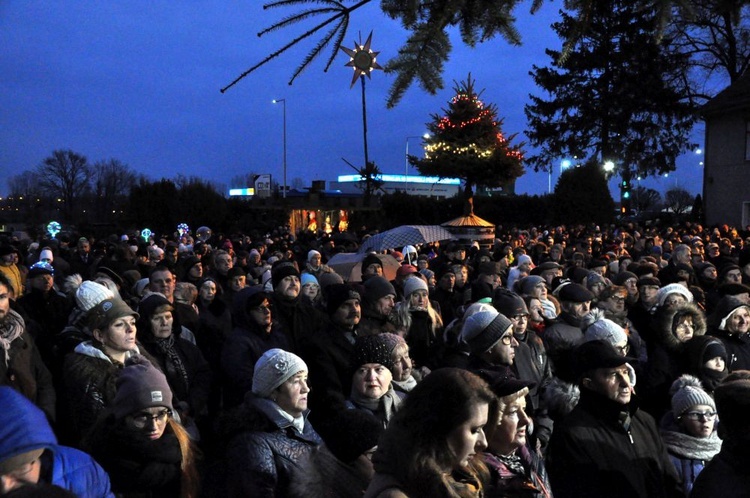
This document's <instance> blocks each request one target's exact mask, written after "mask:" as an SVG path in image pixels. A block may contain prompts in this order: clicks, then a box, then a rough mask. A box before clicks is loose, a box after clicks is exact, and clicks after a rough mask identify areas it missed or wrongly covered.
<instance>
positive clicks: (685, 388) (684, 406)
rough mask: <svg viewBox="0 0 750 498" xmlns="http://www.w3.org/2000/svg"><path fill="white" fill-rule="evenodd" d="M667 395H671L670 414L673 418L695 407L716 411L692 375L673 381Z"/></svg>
mask: <svg viewBox="0 0 750 498" xmlns="http://www.w3.org/2000/svg"><path fill="white" fill-rule="evenodd" d="M669 394H670V395H672V414H673V415H674V417H675V418H678V417H680V416H682V414H684V413H685V412H686V411H688V410H689V409H690V408H691V407H693V406H695V405H707V406H710V407H711V409H713V410H714V411H716V404H715V403H714V400H713V398H712V397H711V396H709V395H708V393H706V391H704V390H703V385H702V384H701V381H699V380H698V379H697V378H695V377H693V376H692V375H688V374H685V375H682V376H681V377H680V378H678V379H677V380H675V381H674V382H673V383H672V387H671V388H670V389H669Z"/></svg>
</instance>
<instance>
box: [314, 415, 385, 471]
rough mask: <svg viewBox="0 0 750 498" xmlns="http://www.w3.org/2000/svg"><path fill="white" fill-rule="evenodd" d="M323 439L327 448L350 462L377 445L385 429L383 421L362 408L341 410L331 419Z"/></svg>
mask: <svg viewBox="0 0 750 498" xmlns="http://www.w3.org/2000/svg"><path fill="white" fill-rule="evenodd" d="M330 422H331V427H335V430H330V431H327V433H326V434H325V437H324V438H323V440H324V441H325V444H326V447H327V448H328V450H329V451H330V452H331V453H332V454H333V456H335V457H336V458H337V459H339V460H340V461H342V462H344V463H347V464H348V463H352V462H353V461H354V460H356V459H357V457H359V456H360V455H362V454H363V453H364V452H366V451H367V450H369V449H371V448H372V447H374V446H377V445H378V440H379V439H380V435H381V434H382V433H383V431H384V430H385V429H384V428H383V423H382V422H381V421H380V420H378V419H377V417H375V415H373V414H372V413H369V412H367V411H364V410H342V411H340V412H338V413H337V414H336V415H335V416H334V417H333V418H332V419H331V421H330Z"/></svg>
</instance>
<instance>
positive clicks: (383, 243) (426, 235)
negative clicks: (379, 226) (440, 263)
mask: <svg viewBox="0 0 750 498" xmlns="http://www.w3.org/2000/svg"><path fill="white" fill-rule="evenodd" d="M454 239H455V237H454V236H453V234H452V233H450V232H449V231H448V230H446V229H445V228H443V227H441V226H438V225H402V226H400V227H396V228H392V229H390V230H386V231H385V232H381V233H379V234H377V235H373V236H372V237H370V238H369V239H367V240H365V241H364V242H363V243H362V245H361V246H360V247H359V252H368V251H385V250H387V249H398V250H401V248H402V247H404V246H413V245H417V244H426V243H428V242H437V241H440V240H454Z"/></svg>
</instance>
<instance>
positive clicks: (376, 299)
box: [357, 276, 396, 336]
mask: <svg viewBox="0 0 750 498" xmlns="http://www.w3.org/2000/svg"><path fill="white" fill-rule="evenodd" d="M364 287H365V293H364V296H362V298H363V299H362V319H361V320H360V322H359V327H358V328H357V333H358V335H361V336H366V335H375V334H381V333H383V332H391V333H395V331H396V327H395V326H394V325H393V324H392V323H390V322H389V321H388V317H389V316H390V315H391V312H392V311H393V307H394V306H395V305H396V289H395V288H394V287H393V285H392V284H391V283H390V282H389V281H388V280H386V279H385V277H379V276H375V277H371V278H369V279H368V280H367V282H365V285H364Z"/></svg>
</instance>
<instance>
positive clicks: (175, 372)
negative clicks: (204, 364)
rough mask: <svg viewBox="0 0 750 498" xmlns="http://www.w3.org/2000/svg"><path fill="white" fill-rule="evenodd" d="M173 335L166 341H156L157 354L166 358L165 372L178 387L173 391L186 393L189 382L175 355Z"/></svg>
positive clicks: (178, 358)
mask: <svg viewBox="0 0 750 498" xmlns="http://www.w3.org/2000/svg"><path fill="white" fill-rule="evenodd" d="M174 341H175V338H174V334H170V336H169V337H167V338H166V339H156V346H157V347H158V348H159V352H160V353H162V354H164V355H165V356H166V358H167V361H166V362H165V370H166V372H165V373H167V374H168V375H167V377H169V379H170V380H174V381H175V382H179V384H180V385H179V389H178V386H174V387H175V389H174V390H175V391H177V392H180V393H187V392H188V386H189V385H190V382H189V381H188V373H187V370H186V369H185V364H184V363H183V362H182V358H181V357H180V355H179V354H178V353H177V349H176V348H175V347H174Z"/></svg>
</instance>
